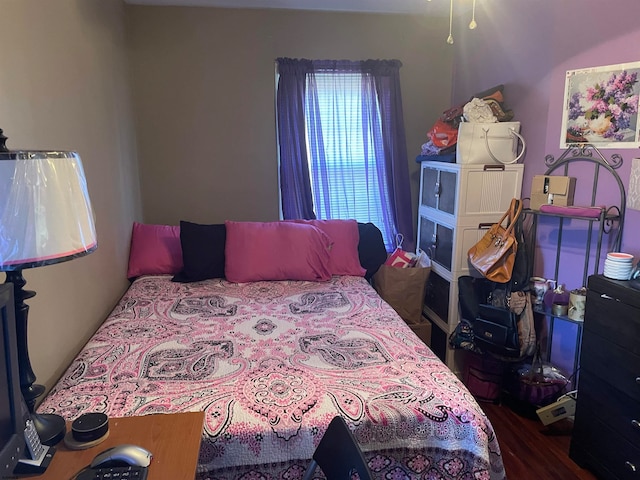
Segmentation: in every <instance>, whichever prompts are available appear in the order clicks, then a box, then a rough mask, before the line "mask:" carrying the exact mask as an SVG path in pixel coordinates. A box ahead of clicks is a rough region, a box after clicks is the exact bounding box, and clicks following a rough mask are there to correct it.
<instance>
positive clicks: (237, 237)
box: [224, 221, 331, 283]
mask: <svg viewBox="0 0 640 480" xmlns="http://www.w3.org/2000/svg"><path fill="white" fill-rule="evenodd" d="M225 225H226V227H227V240H226V245H225V267H224V271H225V276H226V277H227V280H229V281H230V282H238V283H242V282H256V281H259V280H310V281H326V280H329V279H330V278H331V272H330V271H329V268H328V265H329V248H330V247H331V240H330V239H329V237H328V236H327V235H325V234H324V233H323V232H322V231H321V230H320V229H318V228H316V227H314V226H313V225H303V224H296V223H290V222H231V221H226V222H225Z"/></svg>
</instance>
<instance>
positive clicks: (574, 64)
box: [441, 0, 640, 363]
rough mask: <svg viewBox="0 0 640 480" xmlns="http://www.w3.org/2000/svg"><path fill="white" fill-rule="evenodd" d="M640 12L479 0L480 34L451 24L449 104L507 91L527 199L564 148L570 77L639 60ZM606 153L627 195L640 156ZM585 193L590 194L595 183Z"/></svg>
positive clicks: (630, 234) (632, 222)
mask: <svg viewBox="0 0 640 480" xmlns="http://www.w3.org/2000/svg"><path fill="white" fill-rule="evenodd" d="M638 13H640V3H639V2H638V0H611V1H609V2H602V0H567V1H553V0H552V1H546V2H541V1H531V0H481V1H479V2H478V3H477V11H476V20H477V22H478V28H477V29H476V30H473V31H472V30H469V29H468V28H467V25H468V22H469V19H468V18H466V16H465V18H464V19H461V20H460V21H459V22H458V24H457V25H455V26H454V38H455V43H454V45H453V46H452V47H450V46H448V45H446V44H445V43H444V42H443V45H442V47H441V48H454V49H455V53H454V74H453V89H452V96H453V98H452V104H459V103H463V102H465V101H467V100H468V99H469V97H470V96H471V95H472V94H473V93H474V92H478V91H481V90H484V89H487V88H490V87H492V86H495V85H498V84H504V85H505V90H504V93H505V101H506V104H507V106H508V107H509V108H511V109H513V110H514V112H515V118H514V120H518V121H520V122H521V124H522V134H523V135H524V137H525V138H526V140H527V149H528V151H527V154H526V156H525V159H524V164H525V173H524V183H523V193H522V196H523V197H528V196H529V194H530V191H531V180H532V178H533V176H534V175H538V174H542V173H544V171H545V170H546V166H545V164H544V157H545V155H547V154H551V155H554V156H555V157H559V156H560V155H561V154H562V150H561V149H560V147H559V145H560V128H561V123H562V104H563V99H564V85H565V74H566V71H567V70H573V69H579V68H585V67H594V66H603V65H613V64H618V63H626V62H635V61H640V49H639V48H638V45H640V24H639V23H638V21H637V18H638ZM602 152H603V154H604V155H605V157H609V156H610V155H611V154H612V153H619V154H621V155H622V157H623V159H624V163H623V165H622V167H620V168H619V169H618V170H617V171H618V174H619V175H620V177H621V178H622V182H623V184H624V187H625V189H628V185H629V175H630V170H631V163H632V158H634V157H635V158H638V157H640V152H638V150H637V149H619V150H612V149H603V151H602ZM582 184H583V185H584V184H585V183H582ZM580 185H581V182H580V181H579V182H578V191H579V194H584V192H583V191H582V190H583V189H581V188H580ZM608 186H610V184H608ZM586 188H587V189H588V190H589V193H590V188H591V183H590V181H589V182H588V187H586ZM616 196H617V197H618V200H617V201H616ZM604 201H605V202H606V203H607V204H609V205H611V204H614V203H615V204H619V203H620V201H619V193H618V191H617V189H615V191H614V189H613V188H609V191H608V192H607V193H606V194H605V198H604ZM639 221H640V211H635V210H627V212H626V215H625V219H624V222H625V223H624V231H623V238H622V248H621V250H622V251H625V252H628V253H632V254H633V255H635V257H636V261H637V260H638V259H640V229H639V228H638V224H639ZM572 227H573V225H572ZM574 233H576V232H574ZM578 233H579V232H578ZM542 234H543V236H545V239H549V240H551V239H552V238H553V232H551V231H550V232H546V233H545V232H544V231H542ZM576 234H577V233H576ZM571 250H572V248H571V247H569V248H567V251H568V255H567V257H566V259H565V260H564V263H563V266H562V269H561V272H564V273H561V274H560V275H559V276H560V277H561V278H559V281H560V282H561V283H565V284H566V285H567V287H569V288H570V289H571V288H576V287H578V286H580V284H581V283H582V268H583V262H584V252H583V251H582V249H581V248H580V247H577V246H576V247H575V248H574V249H573V250H574V251H571ZM563 255H564V252H563ZM536 257H537V260H539V262H538V265H537V266H536V270H535V274H537V275H540V276H543V277H545V278H553V275H554V272H553V260H555V252H554V251H553V250H552V249H549V248H541V249H540V250H538V251H537V252H536ZM574 267H575V268H574ZM599 271H600V272H601V271H602V270H599ZM578 272H579V273H578ZM558 333H559V332H558ZM566 333H567V334H566V335H560V337H561V338H558V339H556V335H555V334H554V351H555V350H556V349H559V350H560V351H562V352H564V354H565V357H566V358H565V359H563V360H562V363H564V361H565V360H566V361H567V362H569V361H570V357H571V350H572V349H571V348H568V347H570V346H571V337H572V335H571V334H570V332H566ZM574 335H575V334H574ZM562 337H565V340H566V342H565V344H562V342H563V339H562ZM573 338H575V336H573ZM558 342H560V344H558V345H556V344H557V343H558ZM574 343H575V340H574ZM554 361H555V360H554Z"/></svg>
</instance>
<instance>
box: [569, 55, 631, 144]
mask: <svg viewBox="0 0 640 480" xmlns="http://www.w3.org/2000/svg"><path fill="white" fill-rule="evenodd" d="M639 74H640V62H634V63H622V64H619V65H608V66H605V67H593V68H583V69H580V70H569V71H567V76H566V79H565V90H564V108H563V112H562V132H561V136H560V148H567V147H568V146H569V145H572V144H576V143H591V144H593V145H595V146H596V147H598V148H637V147H639V146H640V132H639V125H638V107H639V105H640V104H639V98H640V83H639V81H638V80H639V79H638V75H639Z"/></svg>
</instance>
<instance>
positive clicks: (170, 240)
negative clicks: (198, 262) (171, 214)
mask: <svg viewBox="0 0 640 480" xmlns="http://www.w3.org/2000/svg"><path fill="white" fill-rule="evenodd" d="M181 269H182V247H181V246H180V227H178V226H171V225H146V224H143V223H138V222H134V223H133V231H132V233H131V248H130V250H129V268H128V270H127V278H129V279H132V278H135V277H139V276H140V275H161V274H170V275H174V274H176V273H178V272H179V271H180V270H181Z"/></svg>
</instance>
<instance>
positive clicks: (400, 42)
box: [126, 6, 453, 224]
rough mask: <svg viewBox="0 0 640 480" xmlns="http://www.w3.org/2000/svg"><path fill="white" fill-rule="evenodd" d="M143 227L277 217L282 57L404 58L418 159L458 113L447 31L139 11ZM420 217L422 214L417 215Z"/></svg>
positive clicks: (435, 25) (135, 18)
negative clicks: (278, 66) (448, 113)
mask: <svg viewBox="0 0 640 480" xmlns="http://www.w3.org/2000/svg"><path fill="white" fill-rule="evenodd" d="M126 11H127V20H128V22H127V33H128V35H129V47H130V53H131V55H130V61H131V69H132V78H133V92H134V95H133V97H134V102H135V111H136V116H137V119H136V131H137V134H138V146H139V161H140V172H141V186H142V197H143V210H144V219H145V221H146V222H150V223H169V224H177V223H178V222H179V221H180V220H181V219H182V220H190V221H195V222H221V221H224V220H225V219H233V220H260V221H266V220H275V219H277V218H278V212H279V208H278V171H277V153H276V143H275V117H274V102H275V99H274V89H275V87H274V78H275V77H274V75H275V74H274V60H275V59H276V58H277V57H305V58H311V59H351V60H360V59H367V58H397V59H399V60H401V61H402V63H403V67H402V69H401V71H400V72H401V81H402V93H403V103H404V115H405V126H406V131H407V148H408V154H409V159H408V162H409V165H410V169H411V170H410V171H411V173H412V185H411V188H412V193H413V198H414V204H415V203H416V202H417V192H418V174H417V171H418V165H417V164H416V162H415V156H416V155H417V154H419V152H420V145H422V143H424V142H425V141H426V136H425V132H426V131H427V130H428V128H429V127H430V126H431V125H432V124H433V122H434V121H435V119H436V117H437V115H438V113H439V112H441V111H443V110H444V109H445V108H448V107H449V106H450V90H451V71H452V70H451V63H452V56H453V50H452V48H451V47H449V46H448V45H446V43H445V41H444V40H445V39H446V35H447V33H446V28H447V26H448V25H447V22H446V21H445V20H443V19H441V18H440V19H429V18H427V17H424V16H409V15H377V14H353V13H328V12H308V11H307V12H304V11H288V10H240V9H216V8H198V7H192V8H176V7H145V6H128V7H127V8H126ZM414 213H415V207H414Z"/></svg>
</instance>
